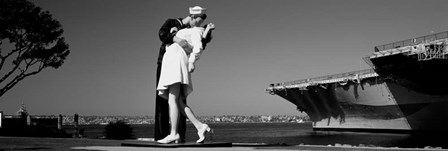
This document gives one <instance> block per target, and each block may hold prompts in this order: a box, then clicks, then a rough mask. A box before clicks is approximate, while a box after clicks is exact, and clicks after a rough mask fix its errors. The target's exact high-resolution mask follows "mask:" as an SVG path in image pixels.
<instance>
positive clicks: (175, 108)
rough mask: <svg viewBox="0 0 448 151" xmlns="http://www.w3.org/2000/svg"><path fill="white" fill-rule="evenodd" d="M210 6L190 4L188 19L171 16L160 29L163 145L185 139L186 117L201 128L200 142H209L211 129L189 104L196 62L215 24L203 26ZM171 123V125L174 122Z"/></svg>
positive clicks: (158, 131) (158, 130)
mask: <svg viewBox="0 0 448 151" xmlns="http://www.w3.org/2000/svg"><path fill="white" fill-rule="evenodd" d="M206 18H207V15H206V8H202V7H200V6H195V7H190V8H189V15H188V16H187V17H185V18H178V19H167V20H166V21H165V23H164V24H163V25H162V27H161V28H160V30H159V38H160V40H161V41H162V45H161V47H160V51H159V57H158V61H157V95H156V113H155V127H154V130H155V133H154V139H155V140H156V141H157V142H158V143H161V144H168V143H178V142H185V131H186V118H188V119H189V120H190V121H191V123H192V124H193V125H194V127H195V128H196V129H197V134H198V140H197V141H196V142H197V143H203V142H204V141H205V137H206V133H207V132H210V131H211V128H210V127H209V126H208V125H207V124H205V123H202V122H201V121H199V120H198V119H197V118H196V116H195V115H194V113H193V110H192V109H191V108H190V107H189V106H188V105H187V102H186V98H187V96H188V95H189V94H190V93H191V92H192V91H193V85H192V81H191V75H192V72H193V71H194V70H195V69H196V66H195V63H196V62H197V61H198V59H199V58H200V56H201V54H202V53H203V52H204V49H205V46H206V44H207V43H209V42H210V41H211V39H212V38H211V32H212V30H214V29H215V25H214V24H212V23H209V24H206V25H205V26H201V25H202V23H203V22H204V20H205V19H206ZM170 123H171V124H170Z"/></svg>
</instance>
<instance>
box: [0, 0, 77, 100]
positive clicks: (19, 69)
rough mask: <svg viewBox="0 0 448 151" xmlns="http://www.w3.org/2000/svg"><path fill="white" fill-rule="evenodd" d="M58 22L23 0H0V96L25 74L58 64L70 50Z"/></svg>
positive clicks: (34, 72) (56, 66) (30, 74)
mask: <svg viewBox="0 0 448 151" xmlns="http://www.w3.org/2000/svg"><path fill="white" fill-rule="evenodd" d="M63 32H64V30H63V29H62V27H61V24H60V23H59V22H58V21H57V20H55V19H53V18H52V16H51V14H50V13H49V12H48V11H42V9H41V8H40V7H36V6H35V5H34V4H33V3H31V2H29V1H26V0H0V97H1V96H2V95H3V94H5V93H6V92H7V91H8V90H10V89H11V88H12V87H14V86H15V85H16V84H17V83H18V82H20V81H21V80H23V79H24V78H26V77H29V76H32V75H35V74H38V73H39V72H41V71H42V70H43V69H45V68H48V67H52V68H55V69H57V68H59V67H60V66H61V65H62V64H63V63H64V60H66V58H67V56H68V55H69V53H70V51H69V49H68V47H69V46H68V44H67V43H65V41H64V37H62V33H63Z"/></svg>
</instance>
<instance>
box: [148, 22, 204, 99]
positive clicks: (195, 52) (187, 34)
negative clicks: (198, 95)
mask: <svg viewBox="0 0 448 151" xmlns="http://www.w3.org/2000/svg"><path fill="white" fill-rule="evenodd" d="M203 33H204V28H202V27H193V28H185V29H182V30H179V31H178V32H177V33H176V36H177V37H179V38H182V39H185V40H187V41H188V43H189V44H190V45H191V46H192V48H191V47H190V48H188V47H187V48H182V47H181V46H179V45H178V44H177V43H173V44H171V45H167V46H166V49H165V50H166V52H165V54H164V56H163V60H162V69H161V73H160V79H159V83H158V84H157V91H158V95H159V96H161V97H163V98H165V99H168V94H169V90H168V87H169V86H170V85H172V84H176V83H181V88H182V89H183V90H182V91H181V92H183V94H181V97H183V98H186V97H187V96H188V95H189V94H190V93H191V92H192V91H193V84H192V82H191V73H190V72H188V62H195V61H197V60H198V59H199V56H200V55H201V52H202V41H201V40H202V34H203Z"/></svg>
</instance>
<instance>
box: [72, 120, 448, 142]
mask: <svg viewBox="0 0 448 151" xmlns="http://www.w3.org/2000/svg"><path fill="white" fill-rule="evenodd" d="M208 125H209V126H210V127H211V128H212V129H213V132H214V133H213V134H212V135H211V136H210V135H207V136H208V137H207V140H208V141H216V142H232V143H264V144H269V145H299V144H304V145H332V146H337V145H346V146H347V145H351V146H372V147H373V146H382V147H404V148H424V147H442V148H448V141H446V139H443V138H446V135H445V134H395V133H367V132H335V131H313V128H312V123H208ZM104 127H105V125H81V126H80V127H79V128H83V129H84V137H87V138H101V137H103V136H104V133H103V131H104ZM132 127H133V131H134V137H135V138H153V137H154V125H153V124H138V125H132ZM65 129H66V131H67V132H68V133H70V132H71V130H73V127H67V126H66V127H65ZM197 139H198V135H197V131H196V129H195V128H194V126H193V125H192V124H188V125H187V133H186V141H187V142H194V141H196V140H197Z"/></svg>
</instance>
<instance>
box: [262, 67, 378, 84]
mask: <svg viewBox="0 0 448 151" xmlns="http://www.w3.org/2000/svg"><path fill="white" fill-rule="evenodd" d="M372 73H375V71H374V70H373V69H364V70H359V71H352V72H344V73H339V74H332V75H325V76H320V77H314V78H308V79H301V80H295V81H289V82H282V83H275V84H270V87H271V88H274V87H279V86H280V87H282V86H292V85H297V84H303V83H310V82H311V83H313V82H317V81H323V80H330V79H338V78H345V77H351V76H354V75H356V74H359V75H363V74H372Z"/></svg>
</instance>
